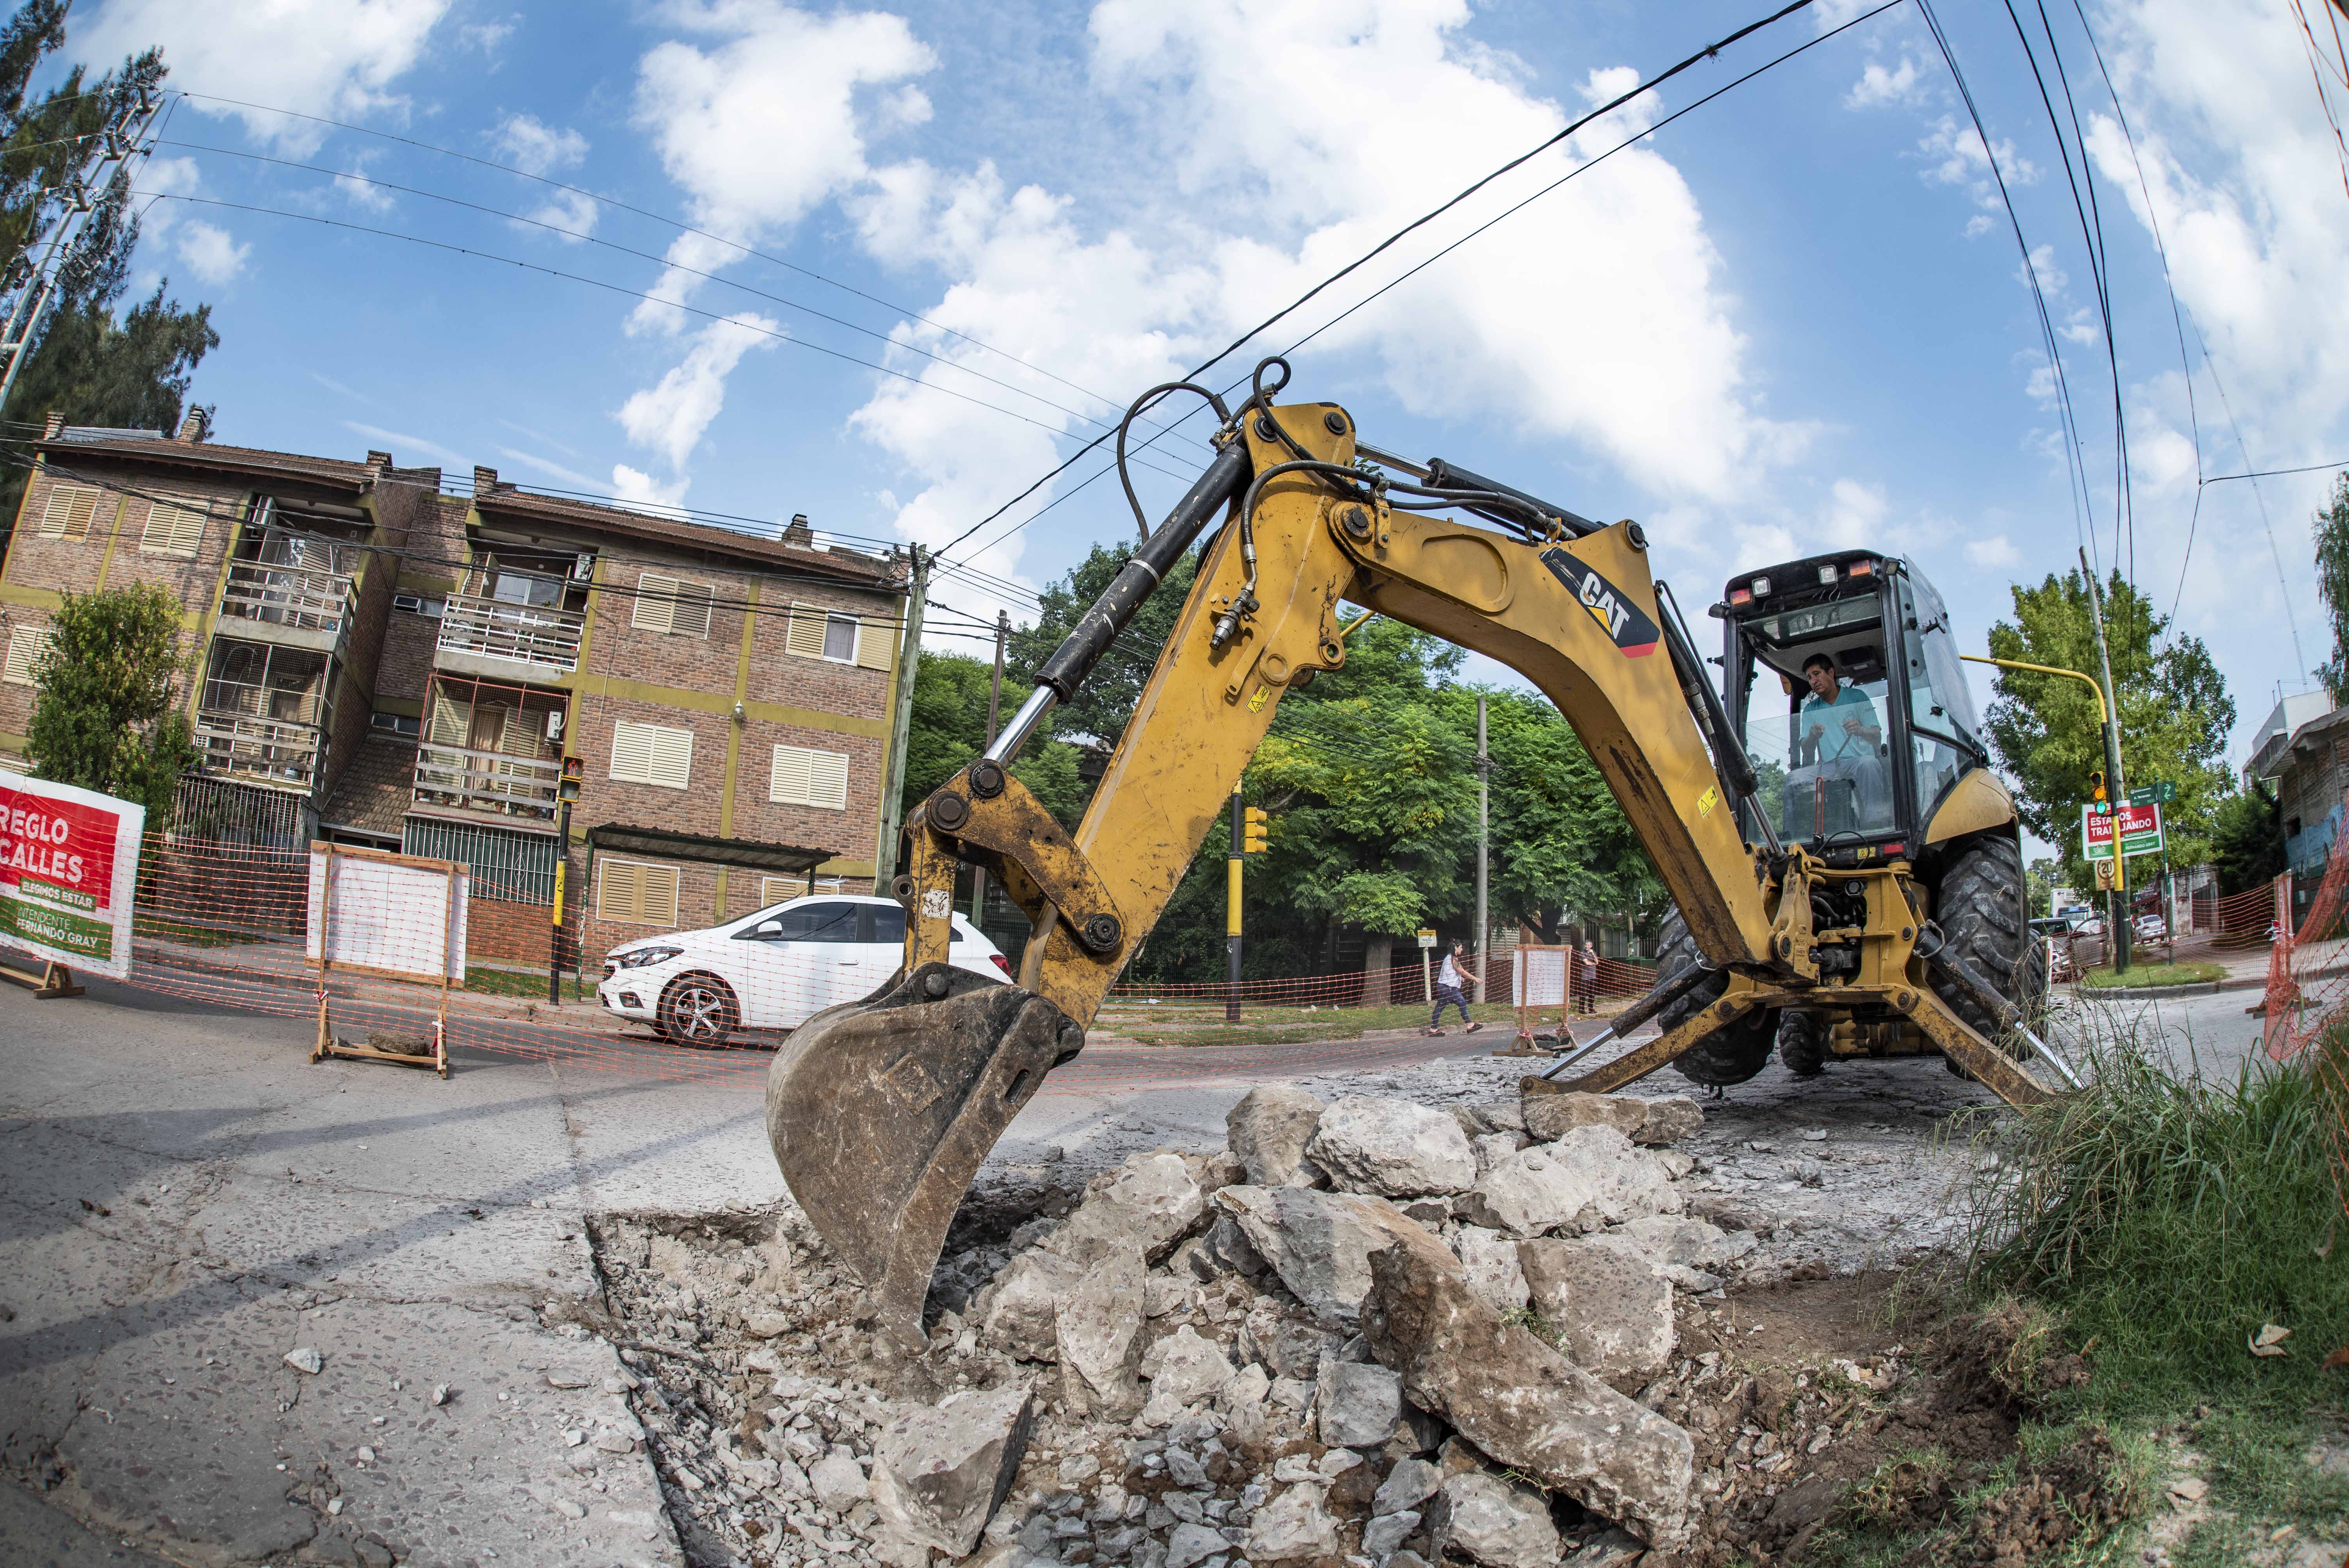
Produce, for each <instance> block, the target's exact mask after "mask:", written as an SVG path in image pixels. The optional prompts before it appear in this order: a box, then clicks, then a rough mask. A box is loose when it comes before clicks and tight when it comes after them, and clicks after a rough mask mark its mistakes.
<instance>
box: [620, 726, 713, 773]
mask: <svg viewBox="0 0 2349 1568" xmlns="http://www.w3.org/2000/svg"><path fill="white" fill-rule="evenodd" d="M612 777H613V778H615V779H621V780H623V781H625V782H626V783H630V784H657V785H659V786H660V787H661V788H663V789H684V788H685V787H686V786H687V784H688V783H689V782H691V780H692V778H693V731H691V730H689V729H673V728H671V727H668V726H667V725H665V724H636V723H633V722H631V721H630V720H628V719H625V718H624V719H622V720H620V722H619V723H618V724H616V725H614V726H613V727H612Z"/></svg>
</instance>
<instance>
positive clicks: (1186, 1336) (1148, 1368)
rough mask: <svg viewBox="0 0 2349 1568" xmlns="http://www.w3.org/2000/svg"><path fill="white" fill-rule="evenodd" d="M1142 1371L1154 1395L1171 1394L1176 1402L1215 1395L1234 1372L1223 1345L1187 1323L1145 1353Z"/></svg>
mask: <svg viewBox="0 0 2349 1568" xmlns="http://www.w3.org/2000/svg"><path fill="white" fill-rule="evenodd" d="M1142 1375H1143V1377H1147V1378H1149V1379H1150V1397H1151V1398H1153V1399H1160V1398H1171V1399H1173V1400H1174V1402H1175V1403H1176V1404H1177V1405H1188V1404H1191V1403H1192V1402H1194V1401H1195V1400H1199V1399H1206V1398H1212V1397H1213V1396H1215V1395H1216V1394H1218V1393H1220V1392H1222V1391H1223V1387H1224V1385H1226V1383H1229V1382H1230V1381H1231V1380H1232V1376H1233V1374H1232V1364H1231V1361H1230V1359H1229V1358H1228V1357H1226V1356H1225V1355H1224V1351H1223V1346H1219V1345H1217V1344H1216V1342H1215V1341H1214V1340H1212V1339H1202V1338H1200V1337H1199V1336H1198V1335H1196V1334H1195V1333H1194V1332H1192V1329H1191V1326H1190V1325H1189V1324H1187V1323H1186V1324H1185V1325H1184V1326H1182V1327H1180V1328H1178V1329H1176V1330H1175V1331H1174V1333H1172V1334H1170V1335H1168V1336H1166V1337H1165V1338H1164V1339H1162V1340H1160V1341H1159V1342H1158V1343H1157V1344H1155V1345H1154V1346H1151V1347H1150V1349H1149V1350H1148V1351H1147V1352H1146V1353H1144V1355H1143V1357H1142Z"/></svg>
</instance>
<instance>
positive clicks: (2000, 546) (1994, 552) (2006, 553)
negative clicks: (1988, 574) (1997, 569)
mask: <svg viewBox="0 0 2349 1568" xmlns="http://www.w3.org/2000/svg"><path fill="white" fill-rule="evenodd" d="M1966 559H1967V560H1968V561H1971V562H1973V563H1974V564H1975V565H1976V566H1981V567H1985V568H1987V567H1992V566H2013V565H2015V564H2017V563H2018V562H2021V561H2022V559H2023V557H2022V556H2020V555H2018V554H2016V553H2015V549H2014V546H2013V545H2012V544H2009V543H2008V542H2006V535H2004V534H2002V533H1993V534H1992V535H1990V536H1989V537H1988V538H1986V539H1969V540H1968V541H1966Z"/></svg>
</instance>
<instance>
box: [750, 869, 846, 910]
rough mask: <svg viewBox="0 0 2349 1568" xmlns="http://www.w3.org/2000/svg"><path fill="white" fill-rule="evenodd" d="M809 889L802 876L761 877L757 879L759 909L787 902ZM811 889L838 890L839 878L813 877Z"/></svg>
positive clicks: (819, 890)
mask: <svg viewBox="0 0 2349 1568" xmlns="http://www.w3.org/2000/svg"><path fill="white" fill-rule="evenodd" d="M810 891H811V890H810V889H809V887H808V884H807V879H806V878H804V877H761V878H760V879H759V907H760V908H761V909H766V908H769V907H771V906H772V905H774V904H779V903H790V902H791V901H792V900H793V899H795V898H801V897H803V896H805V895H806V894H807V893H808V892H810ZM812 891H814V892H839V891H840V879H839V878H838V877H818V878H816V879H815V887H814V889H813V890H812Z"/></svg>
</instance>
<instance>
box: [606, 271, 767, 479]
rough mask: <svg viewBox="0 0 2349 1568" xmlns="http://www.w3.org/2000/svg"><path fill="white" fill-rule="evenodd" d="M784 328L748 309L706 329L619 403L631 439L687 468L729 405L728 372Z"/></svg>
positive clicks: (622, 422)
mask: <svg viewBox="0 0 2349 1568" xmlns="http://www.w3.org/2000/svg"><path fill="white" fill-rule="evenodd" d="M780 330H781V328H780V326H779V325H778V324H777V323H775V322H774V321H772V320H771V319H769V318H768V317H766V316H762V315H751V314H750V313H749V312H747V311H746V312H744V313H742V314H740V315H730V316H728V317H727V318H726V319H725V320H723V321H714V322H711V323H710V324H709V325H708V326H706V327H704V328H702V330H701V331H700V332H699V333H698V334H696V335H695V336H694V339H693V346H692V347H691V348H689V349H688V350H687V351H686V356H685V358H684V359H683V360H682V361H681V362H679V363H678V365H677V366H674V367H672V368H671V369H670V370H669V372H668V374H667V375H666V376H663V377H661V378H660V381H659V382H658V383H657V385H655V386H652V387H646V388H645V389H644V390H642V391H640V392H637V393H636V394H635V395H634V396H632V397H629V399H628V400H627V401H626V403H624V404H622V405H621V406H620V412H619V420H620V426H621V428H623V429H625V430H626V431H627V433H628V439H630V440H632V441H634V442H635V443H636V445H638V446H640V447H647V448H650V449H653V450H655V451H657V452H659V453H660V454H661V455H662V456H663V457H665V458H667V459H668V465H669V467H670V469H682V468H684V467H685V463H686V459H688V458H689V457H691V456H692V455H693V449H694V448H695V447H696V446H698V444H700V441H701V437H702V432H704V431H705V430H707V429H709V422H710V421H711V420H713V419H715V418H718V413H719V409H720V408H722V407H725V405H726V378H727V377H729V376H730V375H732V374H733V372H734V366H736V365H738V364H740V362H741V358H742V356H743V355H745V354H746V353H748V352H750V350H751V349H753V348H763V347H766V346H771V344H773V343H774V341H775V338H774V337H773V336H772V335H771V334H774V333H776V332H779V331H780ZM679 493H680V494H681V493H682V487H681V486H680V487H679Z"/></svg>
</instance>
